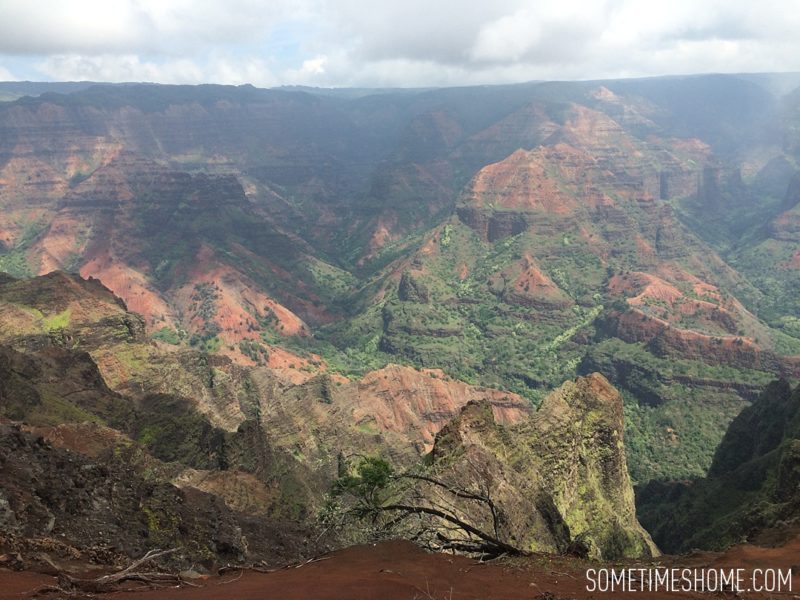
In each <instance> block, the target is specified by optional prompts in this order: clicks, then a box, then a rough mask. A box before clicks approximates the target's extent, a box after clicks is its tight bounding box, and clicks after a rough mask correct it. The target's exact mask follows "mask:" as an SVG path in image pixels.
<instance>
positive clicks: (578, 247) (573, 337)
mask: <svg viewBox="0 0 800 600" xmlns="http://www.w3.org/2000/svg"><path fill="white" fill-rule="evenodd" d="M797 84H798V82H797V76H796V75H795V74H786V75H769V74H765V75H741V76H736V75H708V76H690V77H668V78H651V79H638V80H621V81H595V82H531V83H527V84H521V85H512V86H484V87H467V88H453V89H419V90H340V91H336V90H333V91H332V90H317V89H314V88H302V89H295V88H289V89H273V90H264V89H257V88H254V87H252V86H238V87H234V86H215V85H203V86H166V85H153V84H125V85H109V84H98V85H88V84H87V85H88V87H83V84H65V85H66V86H67V87H59V86H58V85H57V84H47V85H43V86H39V87H36V86H29V87H28V88H25V87H24V86H23V85H22V84H20V85H19V86H17V87H16V88H14V87H13V85H12V86H11V87H8V89H9V90H11V89H16V90H17V91H20V92H21V91H23V90H26V89H27V90H28V92H30V93H29V94H28V95H27V96H26V97H21V98H18V99H17V100H15V101H12V102H3V103H0V207H1V208H2V210H1V211H0V270H2V271H5V272H8V273H11V274H12V275H14V276H17V277H28V276H31V275H37V274H45V273H49V272H52V271H55V270H66V271H70V272H78V273H80V274H81V275H83V276H84V277H95V278H98V279H100V281H102V282H103V284H104V285H106V286H107V287H108V288H109V289H110V290H111V291H113V292H114V293H115V294H116V295H118V296H119V297H121V298H122V299H123V300H124V301H125V303H126V305H127V307H129V308H130V309H132V310H134V311H136V312H138V313H141V314H142V315H143V317H144V323H143V325H144V332H145V335H146V336H149V337H150V338H151V339H154V340H157V341H158V342H159V344H162V346H163V347H169V348H171V349H173V350H174V351H175V353H176V354H181V353H188V352H197V353H198V355H206V354H207V355H208V356H209V357H211V358H209V360H212V361H213V360H221V359H220V358H219V357H220V356H222V357H226V358H227V359H229V360H231V361H233V363H232V364H236V365H239V366H243V367H244V366H247V367H254V366H268V367H270V368H271V369H275V370H277V371H278V372H280V373H281V374H282V375H281V376H282V377H286V378H288V379H290V380H291V381H293V382H295V383H300V382H303V381H306V380H309V379H312V378H313V377H314V376H317V375H321V374H325V373H332V372H335V373H337V376H345V377H348V378H351V379H352V380H360V379H361V378H362V377H364V376H365V375H366V373H367V372H369V371H375V370H380V369H384V368H389V367H388V365H390V364H396V363H401V364H403V365H405V366H409V367H410V366H413V367H418V368H430V369H442V370H443V372H444V373H445V374H446V375H447V376H449V377H451V378H454V379H460V380H462V381H463V382H465V383H466V384H469V385H471V386H491V387H493V388H496V389H502V390H506V391H507V392H508V393H513V394H516V395H517V396H518V397H522V398H526V399H527V400H529V401H530V402H531V403H533V404H536V403H538V402H540V401H541V400H542V399H543V398H544V397H545V396H546V395H547V394H548V393H549V392H550V391H551V390H553V389H555V388H556V387H557V386H559V385H560V384H561V383H562V382H563V381H564V380H566V379H571V378H574V377H575V376H576V375H578V374H586V373H589V372H592V371H596V370H599V371H601V372H602V373H603V374H604V375H605V376H607V377H608V378H609V379H610V380H611V382H612V383H613V384H614V385H616V386H618V387H619V388H620V390H621V392H622V394H623V396H624V397H625V400H626V410H627V414H628V419H627V428H628V443H629V466H630V470H631V473H632V475H633V477H634V479H635V480H636V481H637V482H645V481H647V480H650V479H652V478H657V477H663V476H679V477H689V476H692V477H694V476H700V475H702V474H704V473H705V472H706V470H707V469H708V467H709V465H710V464H711V459H712V455H713V450H714V448H715V447H716V445H717V444H718V442H719V441H720V438H721V435H722V432H723V431H724V429H725V427H726V426H727V424H728V423H729V422H730V420H731V419H732V418H733V417H734V416H735V415H736V414H737V413H738V412H739V411H740V410H741V409H742V408H743V407H745V406H746V405H747V404H748V403H749V402H750V401H752V399H753V398H755V397H756V396H757V395H758V392H759V391H760V389H761V388H762V387H763V386H764V385H765V384H766V383H767V382H768V381H769V380H771V379H772V378H774V377H775V376H783V377H788V378H796V377H798V376H800V358H798V356H800V328H798V325H797V318H796V317H797V309H798V306H797V294H796V293H795V288H796V287H797V283H798V281H797V277H798V275H797V273H798V272H800V271H798V265H800V263H798V261H797V260H796V259H797V253H798V251H799V250H798V240H797V239H796V237H797V236H796V231H795V230H796V229H797V227H796V226H795V225H796V223H795V220H796V219H795V217H796V215H795V213H796V212H797V210H796V208H797V207H796V204H797V202H796V200H797V198H796V195H797V194H796V191H797V189H796V188H797V185H796V183H797V177H798V175H797V172H798V160H799V158H800V155H798V147H800V145H799V144H797V143H796V142H797V139H796V138H797V135H796V134H797V131H798V127H799V126H798V123H800V112H798V110H797V107H798V106H800V104H798V102H797V99H798V98H800V91H798V90H797V89H796V86H797ZM3 85H6V84H3ZM8 85H11V84H8ZM48 86H49V87H48ZM70 86H71V87H70ZM3 89H5V88H3ZM28 92H26V93H28ZM33 92H36V94H37V95H35V97H34V95H33ZM141 352H142V353H143V356H149V354H148V352H149V351H147V352H145V351H144V350H142V351H141ZM109 360H110V359H109ZM137 360H138V359H137ZM141 360H145V361H146V360H149V359H145V358H142V359H141ZM392 368H393V367H392ZM109 373H112V371H109ZM113 373H114V374H113V375H112V374H109V375H108V376H109V377H113V378H115V381H119V382H120V383H119V384H120V385H126V386H128V388H129V389H133V388H134V387H135V385H137V384H139V383H141V382H140V381H138V382H133V381H130V380H128V378H129V377H130V375H129V374H128V373H126V372H124V371H116V372H113ZM203 394H205V393H203ZM204 397H205V396H204Z"/></svg>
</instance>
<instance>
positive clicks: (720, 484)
mask: <svg viewBox="0 0 800 600" xmlns="http://www.w3.org/2000/svg"><path fill="white" fill-rule="evenodd" d="M798 474H800V388H795V389H794V390H792V389H791V387H790V386H789V384H788V383H786V382H785V381H778V382H775V383H772V384H770V385H769V386H768V387H767V389H766V390H765V391H764V394H763V395H762V396H761V397H760V398H759V399H758V400H757V401H756V402H755V403H754V404H753V405H752V406H750V407H748V408H745V409H744V410H743V411H742V412H741V414H739V416H737V417H736V418H735V419H734V420H733V422H732V423H731V425H730V427H729V428H728V431H727V432H726V433H725V437H724V438H723V439H722V442H721V443H720V445H719V447H718V448H717V451H716V454H715V456H714V462H713V463H712V465H711V469H710V470H709V473H708V477H707V478H704V479H698V480H695V481H690V482H652V483H650V484H649V485H647V486H646V487H644V488H643V489H641V490H639V492H638V493H637V506H638V509H639V513H640V516H641V519H642V523H643V524H644V525H645V526H646V527H647V528H648V530H649V531H651V532H652V533H653V537H654V539H655V540H656V541H657V542H658V543H659V545H660V546H661V547H662V548H663V549H664V550H667V551H670V552H679V551H687V550H690V549H692V548H723V547H726V546H728V545H730V544H733V543H737V542H740V541H741V540H742V539H746V540H757V539H759V536H767V535H771V536H772V537H773V538H774V537H776V536H777V537H780V535H781V532H784V531H786V530H787V526H788V525H790V524H793V523H796V521H797V519H798V517H800V495H798V481H800V480H798Z"/></svg>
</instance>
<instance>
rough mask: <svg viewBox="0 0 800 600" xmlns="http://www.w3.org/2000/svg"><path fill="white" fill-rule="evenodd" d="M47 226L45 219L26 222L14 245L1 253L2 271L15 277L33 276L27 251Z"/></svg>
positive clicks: (0, 264) (0, 263)
mask: <svg viewBox="0 0 800 600" xmlns="http://www.w3.org/2000/svg"><path fill="white" fill-rule="evenodd" d="M46 227H47V223H46V222H45V221H44V220H43V219H39V220H37V221H33V222H31V223H27V224H25V225H24V227H23V230H22V234H21V235H20V237H19V239H18V240H17V243H16V244H15V245H14V247H13V248H11V249H10V250H8V251H6V252H5V253H0V271H3V272H5V273H8V274H9V275H11V276H13V277H31V276H32V275H33V272H34V269H33V268H32V267H31V265H30V264H29V263H28V257H27V252H28V249H29V248H30V247H31V246H32V245H33V243H34V242H35V241H36V238H37V237H39V234H40V233H41V232H42V231H43V230H44V229H45V228H46Z"/></svg>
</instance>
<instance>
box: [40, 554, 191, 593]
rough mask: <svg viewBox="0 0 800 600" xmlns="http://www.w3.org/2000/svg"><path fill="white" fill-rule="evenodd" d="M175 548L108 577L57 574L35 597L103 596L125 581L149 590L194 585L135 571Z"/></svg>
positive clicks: (178, 578)
mask: <svg viewBox="0 0 800 600" xmlns="http://www.w3.org/2000/svg"><path fill="white" fill-rule="evenodd" d="M176 551H177V548H172V549H170V550H150V551H149V552H147V554H145V555H144V556H143V557H142V558H140V559H138V560H135V561H133V563H131V564H130V565H129V566H128V567H127V568H125V569H123V570H122V571H118V572H117V573H112V574H110V575H102V576H100V577H97V578H95V579H79V578H77V577H72V576H71V575H67V574H66V573H63V572H61V573H59V574H58V584H57V585H54V586H53V585H50V586H45V587H42V588H39V589H38V590H37V591H36V593H35V595H37V596H38V595H43V594H47V593H50V592H53V593H58V594H66V595H67V596H77V595H79V594H103V593H108V592H113V591H117V590H118V588H117V586H118V585H119V584H120V583H123V582H126V581H134V582H137V583H142V584H145V585H147V586H148V587H150V588H158V587H164V586H168V585H191V586H193V587H198V586H196V585H195V584H192V583H189V582H188V581H184V580H183V579H182V578H181V576H180V575H177V574H175V573H162V572H159V571H144V572H140V571H137V569H139V568H140V567H142V566H143V565H145V564H147V563H148V562H151V561H153V560H155V559H157V558H161V557H162V556H166V555H168V554H172V553H173V552H176Z"/></svg>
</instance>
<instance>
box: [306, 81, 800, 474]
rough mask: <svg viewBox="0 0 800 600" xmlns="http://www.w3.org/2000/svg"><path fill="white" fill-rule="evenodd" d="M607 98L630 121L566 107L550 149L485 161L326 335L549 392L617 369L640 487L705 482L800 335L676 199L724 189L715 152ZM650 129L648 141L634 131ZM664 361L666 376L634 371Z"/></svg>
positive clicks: (539, 393)
mask: <svg viewBox="0 0 800 600" xmlns="http://www.w3.org/2000/svg"><path fill="white" fill-rule="evenodd" d="M591 97H592V98H594V99H595V100H596V101H597V105H598V107H599V108H603V109H604V110H609V112H612V113H613V114H615V116H618V118H619V119H620V122H617V121H615V120H614V119H612V118H611V117H610V116H609V115H608V114H605V113H603V112H601V111H600V110H597V109H594V108H588V107H587V106H582V105H577V104H567V105H566V106H563V107H562V112H561V114H560V117H559V121H560V122H557V121H555V120H550V121H548V123H549V125H548V127H547V131H548V135H547V137H546V139H543V140H541V141H540V145H538V146H537V147H535V148H533V149H531V150H523V149H520V150H517V151H516V152H513V153H512V154H511V155H510V156H508V157H507V158H505V159H504V160H502V161H500V162H497V163H494V164H490V165H488V166H486V167H484V168H482V169H481V170H480V171H479V172H478V174H477V175H476V176H475V177H474V178H473V179H472V181H471V182H470V184H469V185H468V186H467V187H466V188H465V190H464V192H463V193H462V195H461V198H460V200H459V203H458V206H457V209H456V216H455V217H453V218H450V219H448V220H447V221H446V222H445V224H443V225H441V226H439V227H437V228H435V229H434V230H433V231H432V232H430V233H428V234H427V235H425V236H423V237H422V238H421V239H419V240H415V241H414V242H413V244H411V245H410V248H409V250H408V251H407V254H406V255H404V256H402V257H401V258H399V259H397V260H395V261H393V262H392V263H390V264H389V265H388V266H387V267H386V268H385V269H384V270H383V271H382V272H381V273H380V276H379V277H378V278H376V279H373V280H372V281H371V282H370V284H369V285H368V286H366V287H365V291H364V294H365V296H364V300H363V301H364V308H365V310H364V311H363V312H362V313H361V314H360V315H358V316H357V317H356V318H355V319H353V320H351V321H350V322H349V323H348V324H336V325H333V326H329V327H327V328H323V330H322V332H321V333H322V335H324V336H325V337H327V339H329V340H330V341H331V342H333V343H334V344H335V345H337V346H339V347H340V348H344V347H346V348H348V352H352V351H353V349H354V348H355V349H358V350H360V351H361V354H359V356H364V357H365V359H364V360H368V361H375V354H374V350H372V349H374V348H375V347H377V349H378V350H380V351H381V352H383V353H384V354H383V356H384V358H383V359H382V360H384V361H388V360H391V359H392V357H395V356H397V355H400V356H403V357H404V358H406V359H407V360H410V361H413V362H415V363H417V364H422V365H425V366H429V367H439V368H443V369H445V370H446V371H447V372H448V373H449V374H451V375H453V376H455V377H458V378H463V379H466V380H470V381H477V382H481V383H485V384H489V385H492V386H498V387H501V386H505V387H507V388H508V389H511V390H513V391H515V392H517V393H520V394H523V395H525V396H527V397H529V398H531V399H533V400H539V399H541V398H542V397H543V396H544V395H545V394H546V392H547V390H548V389H551V388H552V387H554V386H555V385H557V384H558V383H560V381H562V380H563V379H564V378H567V377H570V376H573V375H574V374H575V373H576V371H577V372H580V373H589V372H592V371H594V370H598V369H599V370H601V371H602V372H603V373H604V374H606V375H607V376H609V377H612V378H613V381H614V382H615V383H616V384H618V385H619V386H620V387H621V388H622V389H623V392H624V393H625V394H626V395H627V397H628V399H629V401H630V405H631V416H632V419H633V421H632V424H631V431H630V434H631V439H632V447H633V448H634V451H633V455H632V460H631V465H632V470H633V472H634V473H635V476H636V478H637V480H639V479H641V480H647V479H649V478H652V477H654V476H660V475H663V474H664V468H666V469H667V472H669V473H671V474H680V475H685V476H688V475H700V474H702V473H704V472H705V470H706V469H707V468H708V465H709V464H710V460H711V456H712V454H713V448H714V447H715V446H716V444H717V443H718V442H719V439H720V437H721V435H722V431H724V428H725V427H726V426H727V424H728V422H729V421H730V419H731V418H732V417H733V416H734V415H735V414H736V413H737V412H738V411H739V410H741V408H742V407H743V406H745V405H746V403H747V402H749V401H750V400H751V399H752V398H753V397H754V396H755V395H756V394H757V393H758V386H759V385H763V384H764V383H766V381H767V380H768V379H769V377H770V375H769V374H773V375H776V374H777V375H784V376H797V375H798V373H800V359H798V358H797V355H798V354H800V345H799V344H798V342H797V340H796V339H794V338H790V337H787V336H786V335H785V334H784V333H783V332H782V331H778V330H776V329H775V328H772V327H770V326H769V325H767V324H766V323H764V322H762V321H761V320H760V319H759V318H758V317H757V316H756V315H755V314H754V313H753V312H751V310H749V309H748V307H747V306H746V305H745V304H744V303H743V302H742V301H741V300H740V299H739V296H742V297H743V298H746V299H748V300H749V299H751V298H753V297H757V296H758V295H759V291H758V290H757V289H756V288H755V287H754V286H753V285H752V284H751V283H750V282H749V281H748V280H746V279H745V278H744V277H743V276H742V275H740V274H739V273H737V272H736V271H735V270H734V269H732V268H731V267H730V266H729V265H728V264H726V263H725V262H724V261H723V259H722V258H721V257H720V256H719V255H717V254H716V253H715V252H714V251H713V250H712V249H711V248H710V247H709V246H708V245H707V244H706V243H704V242H703V241H702V240H701V239H700V238H699V237H698V236H697V235H696V234H694V233H693V232H692V231H691V230H690V229H689V228H687V227H686V226H684V225H683V224H682V223H681V222H680V221H679V219H678V218H677V215H676V211H675V210H674V208H673V205H672V198H673V197H687V198H694V199H697V198H700V197H703V196H704V195H705V194H707V193H708V190H707V188H708V186H709V185H710V184H709V183H708V182H707V181H706V180H707V179H708V177H707V165H712V164H714V160H715V159H714V157H713V155H712V154H711V150H710V148H709V147H708V145H706V144H704V143H703V142H702V141H700V140H696V139H688V140H687V139H683V140H681V139H671V138H663V137H654V136H653V135H652V131H653V130H654V128H655V127H656V126H655V125H654V124H653V123H652V122H651V121H649V120H648V118H647V117H646V116H645V115H647V114H651V113H652V112H653V110H655V109H653V108H652V107H651V106H650V105H649V104H647V103H646V102H642V101H638V100H636V99H630V98H629V99H623V98H620V97H619V96H617V95H615V94H614V93H613V92H611V91H610V90H608V89H607V88H595V89H594V90H592V92H591ZM626 102H627V104H626ZM523 114H525V115H527V114H528V113H527V112H524V113H523ZM621 123H622V124H621ZM623 124H624V126H623ZM626 127H628V128H630V129H631V130H630V131H629V130H628V129H626ZM642 129H643V130H644V131H645V133H646V134H647V137H646V138H645V139H642V138H641V137H637V135H634V133H632V132H637V133H640V132H641V131H642ZM410 252H413V253H411V254H410ZM317 335H318V337H319V334H317ZM620 342H622V346H621V347H622V348H625V351H624V352H620V353H619V357H618V358H616V359H615V360H614V362H615V365H613V366H612V364H611V361H609V360H607V357H608V351H609V350H610V349H612V348H613V349H618V348H620ZM312 347H313V346H312ZM319 351H320V352H321V353H322V354H323V355H325V356H326V358H327V357H330V356H331V354H330V352H329V351H327V350H326V349H325V348H324V347H319ZM786 355H789V356H786ZM378 357H379V359H378V361H377V365H376V366H380V360H381V359H380V355H378ZM622 363H626V364H622ZM678 363H680V364H681V369H680V370H682V372H681V373H679V374H677V377H671V376H670V375H666V373H667V370H668V371H670V372H671V371H672V369H671V368H670V367H669V365H670V364H678ZM332 364H335V363H332ZM370 364H375V363H374V362H371V363H370ZM653 364H659V365H660V369H661V371H662V373H664V374H663V375H662V374H655V372H653V371H652V370H651V374H652V375H654V376H653V377H651V376H647V377H644V378H640V379H639V380H638V381H634V378H632V377H630V378H627V377H625V376H624V375H623V373H626V372H630V371H632V370H633V371H635V370H637V369H638V370H640V371H641V370H645V371H646V370H647V368H648V367H646V366H645V365H653ZM717 367H723V368H717ZM725 367H733V368H734V369H735V370H730V369H726V368H725ZM736 382H743V383H750V384H751V385H750V386H748V385H744V386H741V385H736ZM687 388H688V393H687ZM637 405H640V406H637ZM690 414H692V415H696V416H701V417H702V418H701V419H693V418H687V416H688V415H690ZM665 422H666V424H665ZM668 429H669V430H671V431H672V433H674V432H675V431H676V430H679V431H680V436H681V437H680V438H678V437H675V436H673V435H672V434H671V433H669V432H667V431H666V430H668ZM684 440H685V442H684ZM644 442H646V445H647V446H649V447H648V448H647V449H645V448H643V446H644V445H645V444H644ZM665 466H666V467H665Z"/></svg>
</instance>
